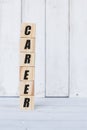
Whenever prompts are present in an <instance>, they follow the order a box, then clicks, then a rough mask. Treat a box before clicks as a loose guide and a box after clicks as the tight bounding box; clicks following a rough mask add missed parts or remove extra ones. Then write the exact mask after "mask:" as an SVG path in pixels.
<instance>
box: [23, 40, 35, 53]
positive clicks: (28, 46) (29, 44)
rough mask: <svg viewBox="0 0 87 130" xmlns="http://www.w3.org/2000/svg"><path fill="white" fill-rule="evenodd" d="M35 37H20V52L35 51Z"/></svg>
mask: <svg viewBox="0 0 87 130" xmlns="http://www.w3.org/2000/svg"><path fill="white" fill-rule="evenodd" d="M34 51H35V39H31V38H21V39H20V52H34Z"/></svg>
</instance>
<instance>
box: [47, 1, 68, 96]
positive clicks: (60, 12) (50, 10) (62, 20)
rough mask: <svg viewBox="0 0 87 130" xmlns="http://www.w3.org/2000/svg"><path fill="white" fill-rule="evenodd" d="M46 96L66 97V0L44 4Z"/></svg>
mask: <svg viewBox="0 0 87 130" xmlns="http://www.w3.org/2000/svg"><path fill="white" fill-rule="evenodd" d="M46 96H68V0H47V2H46Z"/></svg>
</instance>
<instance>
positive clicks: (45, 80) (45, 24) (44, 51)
mask: <svg viewBox="0 0 87 130" xmlns="http://www.w3.org/2000/svg"><path fill="white" fill-rule="evenodd" d="M44 4H45V5H44V6H45V49H44V52H45V98H46V87H47V86H46V0H45V3H44Z"/></svg>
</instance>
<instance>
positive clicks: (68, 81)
mask: <svg viewBox="0 0 87 130" xmlns="http://www.w3.org/2000/svg"><path fill="white" fill-rule="evenodd" d="M68 97H70V0H68Z"/></svg>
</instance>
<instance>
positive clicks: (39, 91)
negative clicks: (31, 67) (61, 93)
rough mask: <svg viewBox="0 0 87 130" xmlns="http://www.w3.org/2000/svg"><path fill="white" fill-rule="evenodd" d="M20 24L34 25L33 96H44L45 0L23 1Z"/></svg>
mask: <svg viewBox="0 0 87 130" xmlns="http://www.w3.org/2000/svg"><path fill="white" fill-rule="evenodd" d="M22 14H23V15H22V22H30V23H35V24H36V43H35V44H36V48H35V49H36V56H35V95H36V96H41V97H44V95H45V0H23V3H22Z"/></svg>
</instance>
